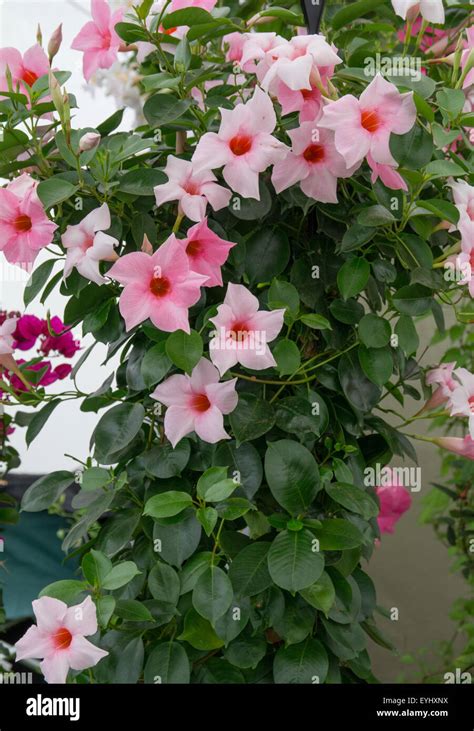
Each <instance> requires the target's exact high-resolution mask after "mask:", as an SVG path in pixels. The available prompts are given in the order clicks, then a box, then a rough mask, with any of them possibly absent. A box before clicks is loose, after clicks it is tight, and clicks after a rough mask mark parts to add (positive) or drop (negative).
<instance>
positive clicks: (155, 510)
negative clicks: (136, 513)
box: [143, 490, 193, 518]
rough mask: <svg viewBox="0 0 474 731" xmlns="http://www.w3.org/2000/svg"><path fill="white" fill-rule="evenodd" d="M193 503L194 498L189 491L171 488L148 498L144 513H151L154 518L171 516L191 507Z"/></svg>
mask: <svg viewBox="0 0 474 731" xmlns="http://www.w3.org/2000/svg"><path fill="white" fill-rule="evenodd" d="M192 504H193V499H192V497H191V495H189V494H188V493H187V492H178V491H176V490H169V491H168V492H162V493H160V494H159V495H153V497H151V498H150V499H149V500H147V502H146V504H145V510H144V511H143V515H150V516H151V517H152V518H171V517H172V516H173V515H178V513H181V512H182V511H183V510H185V509H186V508H189V507H191V505H192Z"/></svg>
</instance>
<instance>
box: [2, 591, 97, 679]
mask: <svg viewBox="0 0 474 731" xmlns="http://www.w3.org/2000/svg"><path fill="white" fill-rule="evenodd" d="M33 611H34V613H35V616H36V622H37V624H36V625H33V626H32V627H30V628H29V629H28V630H27V631H26V634H24V635H23V637H22V638H21V639H19V640H18V642H17V643H16V645H15V649H16V659H17V662H18V661H19V660H26V659H30V658H35V659H40V658H43V661H42V662H41V663H40V668H41V672H42V673H43V675H44V678H45V680H46V682H47V683H65V682H66V678H67V674H68V672H69V669H70V668H71V669H72V670H85V669H86V668H90V667H93V666H94V665H97V663H98V662H99V660H101V659H102V658H103V657H105V656H106V655H108V654H109V653H108V652H106V651H105V650H101V649H100V648H99V647H96V646H95V645H93V644H92V642H89V640H86V637H88V636H89V635H94V634H95V633H96V632H97V613H96V608H95V605H94V603H93V601H92V599H91V598H90V596H88V597H86V599H84V601H83V602H82V603H81V604H77V605H76V606H73V607H68V606H67V604H65V603H64V602H62V601H60V600H59V599H53V598H51V597H49V596H43V597H41V598H40V599H37V600H36V601H34V602H33Z"/></svg>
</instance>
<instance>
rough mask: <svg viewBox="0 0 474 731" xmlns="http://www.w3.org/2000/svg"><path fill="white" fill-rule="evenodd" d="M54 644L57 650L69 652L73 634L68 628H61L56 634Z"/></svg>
mask: <svg viewBox="0 0 474 731" xmlns="http://www.w3.org/2000/svg"><path fill="white" fill-rule="evenodd" d="M53 642H54V646H55V648H56V650H67V648H68V647H69V645H70V644H71V642H72V634H71V633H70V632H69V630H68V629H66V627H61V629H58V630H57V631H56V632H55V633H54V635H53Z"/></svg>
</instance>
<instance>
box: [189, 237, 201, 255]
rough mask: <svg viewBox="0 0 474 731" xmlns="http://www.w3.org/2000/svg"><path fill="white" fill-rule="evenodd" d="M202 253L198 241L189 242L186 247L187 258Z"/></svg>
mask: <svg viewBox="0 0 474 731" xmlns="http://www.w3.org/2000/svg"><path fill="white" fill-rule="evenodd" d="M201 252H202V242H201V241H199V239H195V240H194V241H190V242H189V244H188V245H187V247H186V254H187V255H188V256H199V254H201Z"/></svg>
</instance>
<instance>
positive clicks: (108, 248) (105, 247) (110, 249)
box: [61, 203, 119, 284]
mask: <svg viewBox="0 0 474 731" xmlns="http://www.w3.org/2000/svg"><path fill="white" fill-rule="evenodd" d="M110 225H111V220H110V211H109V207H108V205H107V203H103V204H102V205H101V206H100V208H96V209H95V210H93V211H91V212H90V213H88V214H87V216H85V218H83V219H82V221H81V222H80V223H78V224H76V225H73V226H68V227H67V229H66V231H65V232H64V233H63V235H62V237H61V242H62V244H63V246H64V247H65V249H66V263H65V265H64V277H65V278H66V277H68V276H69V275H70V274H71V272H72V270H73V268H74V267H75V268H76V269H77V271H78V272H79V274H82V276H83V277H85V279H90V280H91V282H95V283H96V284H103V283H104V282H105V279H104V277H103V276H102V274H101V273H100V271H99V262H101V261H115V260H116V259H117V258H118V255H117V253H116V252H115V247H116V246H118V244H119V242H118V241H117V239H114V238H113V237H112V236H109V235H108V234H106V233H104V231H107V229H109V228H110Z"/></svg>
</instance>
